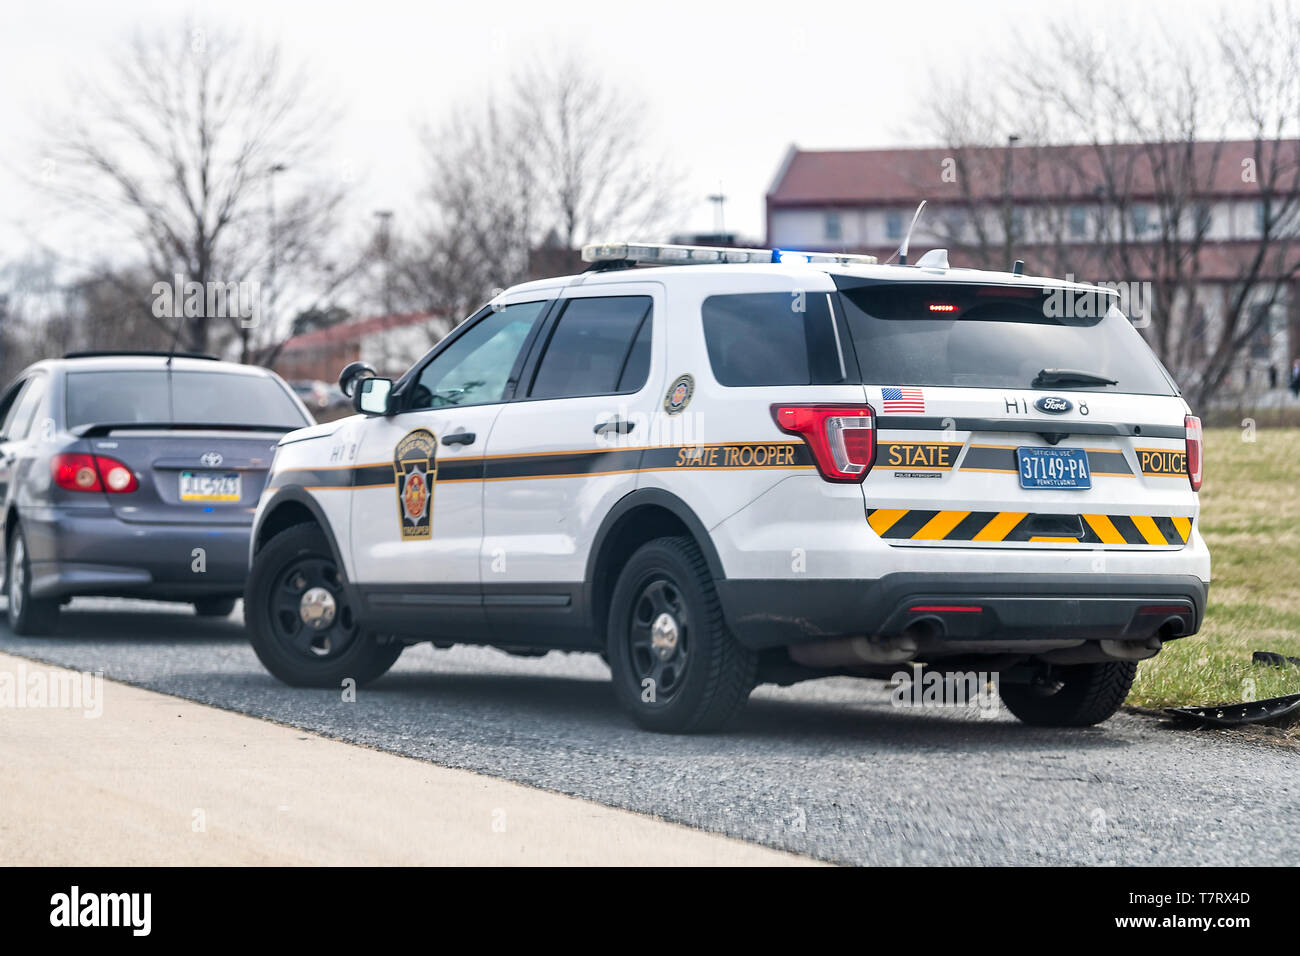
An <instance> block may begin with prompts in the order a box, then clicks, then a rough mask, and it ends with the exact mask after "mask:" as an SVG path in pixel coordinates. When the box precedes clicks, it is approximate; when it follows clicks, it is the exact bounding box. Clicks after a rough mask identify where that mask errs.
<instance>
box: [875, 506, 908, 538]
mask: <svg viewBox="0 0 1300 956" xmlns="http://www.w3.org/2000/svg"><path fill="white" fill-rule="evenodd" d="M907 512H908V509H907V508H879V509H877V510H875V511H873V512H871V515H870V517H868V518H867V523H868V524H869V525H871V530H872V531H874V532H875V533H876V534H880V535H883V534H884V533H885V532H886V531H888V530H889V529H890V528H892V527H893V526H894V525H895V524H897V523H898V520H899V519H900V518H902V517H903V515H905V514H907Z"/></svg>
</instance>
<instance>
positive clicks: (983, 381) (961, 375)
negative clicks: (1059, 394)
mask: <svg viewBox="0 0 1300 956" xmlns="http://www.w3.org/2000/svg"><path fill="white" fill-rule="evenodd" d="M841 296H842V300H843V301H844V308H845V318H846V321H847V323H848V327H849V334H850V336H851V337H852V339H853V346H854V349H855V351H856V352H857V360H858V365H859V367H860V368H861V370H862V381H863V382H865V383H867V384H875V385H880V384H893V383H898V384H905V385H955V386H965V387H971V388H1031V387H1034V386H1033V385H1032V383H1033V381H1034V378H1035V377H1036V376H1037V375H1038V373H1039V372H1040V371H1041V370H1043V369H1069V370H1071V371H1079V372H1087V373H1090V374H1092V375H1096V376H1101V377H1103V378H1108V379H1114V380H1115V382H1116V384H1114V385H1101V384H1095V383H1091V384H1090V383H1087V382H1085V381H1078V382H1060V383H1053V384H1051V385H1048V386H1045V387H1050V388H1052V389H1062V388H1081V389H1095V390H1099V391H1108V392H1126V393H1132V394H1139V395H1173V394H1175V390H1174V387H1173V385H1172V383H1171V381H1170V379H1169V377H1168V376H1167V374H1166V373H1165V371H1164V368H1163V367H1162V366H1161V364H1160V362H1159V360H1157V359H1156V357H1155V355H1154V354H1153V353H1152V351H1151V349H1150V348H1149V347H1148V346H1147V344H1146V342H1145V341H1144V340H1143V339H1142V336H1141V335H1140V334H1139V333H1138V331H1137V329H1135V328H1134V327H1133V324H1132V323H1131V322H1129V320H1128V319H1127V318H1126V317H1125V316H1124V314H1123V313H1122V312H1120V311H1119V309H1118V308H1110V307H1109V306H1110V299H1109V297H1102V296H1096V295H1094V296H1090V297H1089V298H1088V299H1087V300H1078V299H1076V300H1070V299H1067V298H1066V297H1065V296H1064V295H1062V294H1060V293H1057V294H1056V295H1055V296H1053V294H1051V290H1044V289H1042V288H1037V287H1025V288H1021V287H1018V286H1017V287H1004V286H978V285H955V284H951V283H945V284H935V283H889V284H878V285H869V286H860V287H857V288H845V289H842V290H841ZM1098 312H1101V313H1102V314H1101V315H1097V314H1096V313H1098ZM1081 313H1086V314H1081Z"/></svg>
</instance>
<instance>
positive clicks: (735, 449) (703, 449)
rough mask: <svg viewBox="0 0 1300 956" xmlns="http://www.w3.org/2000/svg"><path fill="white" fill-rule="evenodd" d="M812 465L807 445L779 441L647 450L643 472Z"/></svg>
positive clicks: (642, 465)
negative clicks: (653, 470)
mask: <svg viewBox="0 0 1300 956" xmlns="http://www.w3.org/2000/svg"><path fill="white" fill-rule="evenodd" d="M760 449H761V451H760ZM812 464H813V457H812V451H811V450H810V449H809V448H808V446H807V445H805V444H804V443H803V442H787V441H775V442H744V443H737V444H734V445H698V446H697V445H677V446H673V447H669V448H647V449H646V452H645V458H644V459H643V460H642V462H641V468H642V469H645V470H649V469H657V468H681V469H683V470H688V469H691V468H703V469H709V468H806V467H809V466H811V465H812Z"/></svg>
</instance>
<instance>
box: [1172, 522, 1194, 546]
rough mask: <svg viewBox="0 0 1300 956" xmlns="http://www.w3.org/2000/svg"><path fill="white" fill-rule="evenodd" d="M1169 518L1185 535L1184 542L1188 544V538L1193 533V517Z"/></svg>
mask: <svg viewBox="0 0 1300 956" xmlns="http://www.w3.org/2000/svg"><path fill="white" fill-rule="evenodd" d="M1169 520H1170V521H1172V522H1173V523H1174V527H1175V528H1177V529H1178V533H1179V534H1180V535H1182V536H1183V544H1186V543H1187V539H1188V538H1190V537H1191V535H1192V519H1191V518H1170V519H1169Z"/></svg>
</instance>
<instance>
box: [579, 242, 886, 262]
mask: <svg viewBox="0 0 1300 956" xmlns="http://www.w3.org/2000/svg"><path fill="white" fill-rule="evenodd" d="M582 261H583V262H644V263H647V264H650V263H653V264H655V265H662V266H668V265H675V266H680V265H702V264H709V263H713V264H717V263H723V262H728V263H746V262H764V263H769V264H770V263H773V262H786V263H789V262H832V263H835V264H837V265H854V264H857V265H872V264H874V263H875V262H876V257H875V256H850V255H840V254H838V253H830V252H794V251H792V250H789V249H786V250H782V249H733V248H731V247H729V246H673V245H662V244H659V243H652V242H595V243H592V244H590V245H586V246H583V247H582Z"/></svg>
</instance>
